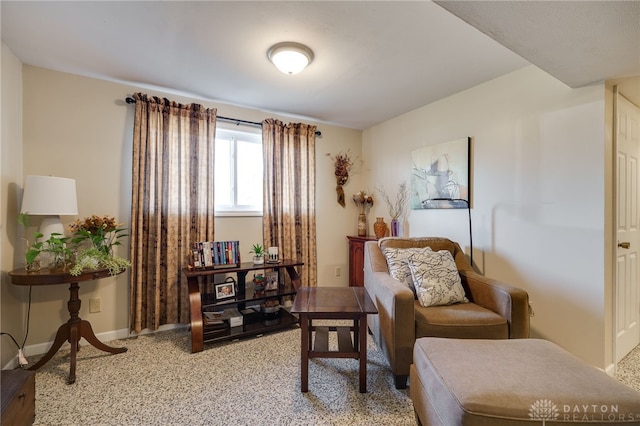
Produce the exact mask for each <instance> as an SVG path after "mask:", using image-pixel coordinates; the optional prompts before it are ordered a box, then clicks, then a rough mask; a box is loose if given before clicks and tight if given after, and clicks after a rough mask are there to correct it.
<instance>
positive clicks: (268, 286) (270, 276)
mask: <svg viewBox="0 0 640 426" xmlns="http://www.w3.org/2000/svg"><path fill="white" fill-rule="evenodd" d="M264 279H265V285H264V289H265V291H270V290H277V289H278V284H279V281H278V271H268V272H266V273H265V274H264Z"/></svg>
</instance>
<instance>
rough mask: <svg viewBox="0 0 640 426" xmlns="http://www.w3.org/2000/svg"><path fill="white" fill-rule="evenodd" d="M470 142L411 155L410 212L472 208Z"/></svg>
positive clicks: (457, 141) (429, 148) (430, 147)
mask: <svg viewBox="0 0 640 426" xmlns="http://www.w3.org/2000/svg"><path fill="white" fill-rule="evenodd" d="M470 145H471V138H469V137H466V138H460V139H455V140H452V141H449V142H444V143H440V144H437V145H432V146H427V147H424V148H420V149H416V150H414V151H412V152H411V163H412V172H411V194H412V195H411V208H412V209H414V210H418V209H446V208H448V209H466V208H468V206H469V200H470V199H469V192H470V191H469V166H470V158H469V150H470Z"/></svg>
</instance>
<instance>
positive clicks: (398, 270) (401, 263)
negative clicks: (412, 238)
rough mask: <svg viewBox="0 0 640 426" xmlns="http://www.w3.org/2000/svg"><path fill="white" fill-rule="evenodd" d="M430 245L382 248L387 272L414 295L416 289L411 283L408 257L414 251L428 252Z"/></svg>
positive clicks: (414, 252)
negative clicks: (387, 268) (387, 267)
mask: <svg viewBox="0 0 640 426" xmlns="http://www.w3.org/2000/svg"><path fill="white" fill-rule="evenodd" d="M430 251H431V247H411V248H395V247H387V248H385V249H383V253H384V257H386V258H387V265H388V266H389V274H390V275H391V277H392V278H394V279H396V280H398V281H400V282H401V283H402V284H404V285H406V286H407V287H409V288H410V289H411V291H413V294H414V296H415V294H416V289H415V287H414V285H413V278H412V277H411V270H409V263H408V259H409V257H410V256H412V255H414V254H416V253H422V252H430Z"/></svg>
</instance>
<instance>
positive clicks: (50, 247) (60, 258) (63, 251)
mask: <svg viewBox="0 0 640 426" xmlns="http://www.w3.org/2000/svg"><path fill="white" fill-rule="evenodd" d="M36 235H37V234H36ZM68 241H69V238H68V237H65V236H64V235H63V234H60V233H58V232H54V233H52V234H51V236H50V237H49V238H48V239H47V240H46V241H45V245H44V248H43V249H42V251H43V252H46V253H50V254H51V257H52V261H51V264H52V267H51V269H60V270H63V271H66V270H67V268H68V267H69V266H71V263H72V262H71V260H72V257H73V252H72V251H71V249H70V248H69V247H67V242H68Z"/></svg>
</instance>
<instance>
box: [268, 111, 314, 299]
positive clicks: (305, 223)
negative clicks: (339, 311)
mask: <svg viewBox="0 0 640 426" xmlns="http://www.w3.org/2000/svg"><path fill="white" fill-rule="evenodd" d="M315 131H316V127H315V126H310V125H307V124H301V123H294V124H291V123H290V124H287V125H285V124H283V123H282V122H280V121H278V120H275V119H267V120H264V121H263V123H262V144H263V154H264V212H263V232H264V239H265V242H266V243H267V245H269V246H277V247H279V248H280V251H281V253H282V254H281V256H283V257H284V258H287V259H299V260H301V261H303V262H304V266H303V267H302V268H300V269H301V272H300V281H301V285H302V286H308V287H315V286H316V285H317V261H316V258H317V251H316V216H315V215H316V212H315V191H316V182H315V176H316V170H315V162H316V160H315V139H316V138H315Z"/></svg>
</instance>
